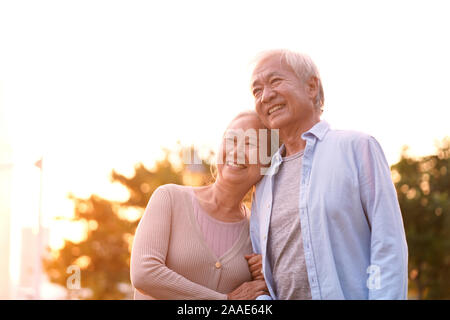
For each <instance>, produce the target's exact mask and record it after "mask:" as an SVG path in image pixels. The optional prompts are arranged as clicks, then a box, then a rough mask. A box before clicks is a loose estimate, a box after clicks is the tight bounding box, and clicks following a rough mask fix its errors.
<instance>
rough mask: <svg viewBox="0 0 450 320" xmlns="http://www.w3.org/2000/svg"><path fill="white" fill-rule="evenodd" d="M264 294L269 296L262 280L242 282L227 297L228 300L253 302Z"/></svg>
mask: <svg viewBox="0 0 450 320" xmlns="http://www.w3.org/2000/svg"><path fill="white" fill-rule="evenodd" d="M264 294H269V293H268V289H267V286H266V282H265V281H264V280H254V281H249V282H244V283H243V284H241V285H240V286H239V287H238V288H237V289H235V290H234V291H232V292H230V293H229V294H228V295H227V296H228V300H255V299H256V298H257V297H259V296H262V295H264Z"/></svg>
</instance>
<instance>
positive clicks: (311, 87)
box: [305, 76, 319, 101]
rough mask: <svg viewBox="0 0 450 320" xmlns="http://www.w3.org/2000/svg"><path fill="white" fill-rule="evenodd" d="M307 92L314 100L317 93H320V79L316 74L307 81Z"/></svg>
mask: <svg viewBox="0 0 450 320" xmlns="http://www.w3.org/2000/svg"><path fill="white" fill-rule="evenodd" d="M305 87H306V93H307V94H308V96H309V97H310V99H312V100H314V101H315V99H316V97H317V95H318V94H319V79H318V78H317V77H315V76H312V77H310V78H309V79H308V80H307V81H306V86H305Z"/></svg>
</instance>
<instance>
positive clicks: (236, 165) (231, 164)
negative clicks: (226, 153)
mask: <svg viewBox="0 0 450 320" xmlns="http://www.w3.org/2000/svg"><path fill="white" fill-rule="evenodd" d="M227 165H228V166H231V167H235V168H242V169H243V168H246V166H244V165H243V164H237V163H234V162H227Z"/></svg>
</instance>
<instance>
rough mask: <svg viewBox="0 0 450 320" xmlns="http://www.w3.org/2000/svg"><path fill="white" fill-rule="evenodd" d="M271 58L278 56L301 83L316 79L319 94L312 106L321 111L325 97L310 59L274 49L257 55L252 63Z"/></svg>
mask: <svg viewBox="0 0 450 320" xmlns="http://www.w3.org/2000/svg"><path fill="white" fill-rule="evenodd" d="M273 56H280V60H281V61H284V62H285V63H286V64H287V65H288V66H290V67H291V68H292V70H293V71H294V73H295V74H296V75H297V77H298V78H299V79H300V80H302V81H303V82H306V81H308V80H309V79H310V78H311V77H315V78H317V82H318V89H319V92H318V93H317V96H316V101H315V102H314V106H315V107H316V108H317V110H320V111H323V105H324V102H325V96H324V93H323V87H322V80H321V79H320V74H319V70H318V69H317V67H316V65H315V63H314V62H313V61H312V59H311V58H310V57H309V56H308V55H307V54H304V53H300V52H295V51H291V50H288V49H274V50H267V51H263V52H261V53H259V54H258V55H257V56H256V58H255V59H254V63H255V65H256V64H258V63H259V62H261V61H263V60H266V59H267V58H271V57H273Z"/></svg>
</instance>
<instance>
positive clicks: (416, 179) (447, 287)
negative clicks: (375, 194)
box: [391, 138, 450, 299]
mask: <svg viewBox="0 0 450 320" xmlns="http://www.w3.org/2000/svg"><path fill="white" fill-rule="evenodd" d="M437 149H438V150H437V154H436V155H430V156H426V157H421V158H412V157H409V156H407V154H406V151H407V149H406V148H405V149H404V151H403V153H402V156H401V159H400V161H399V162H398V163H397V164H395V165H393V166H392V168H391V170H392V178H393V180H394V183H395V187H396V189H397V194H398V200H399V203H400V207H401V211H402V214H403V222H404V225H405V231H406V238H407V242H408V248H409V286H410V297H411V298H413V297H414V296H415V297H416V298H417V299H450V139H449V138H446V139H444V140H443V141H442V142H441V143H440V144H439V145H438V148H437Z"/></svg>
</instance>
